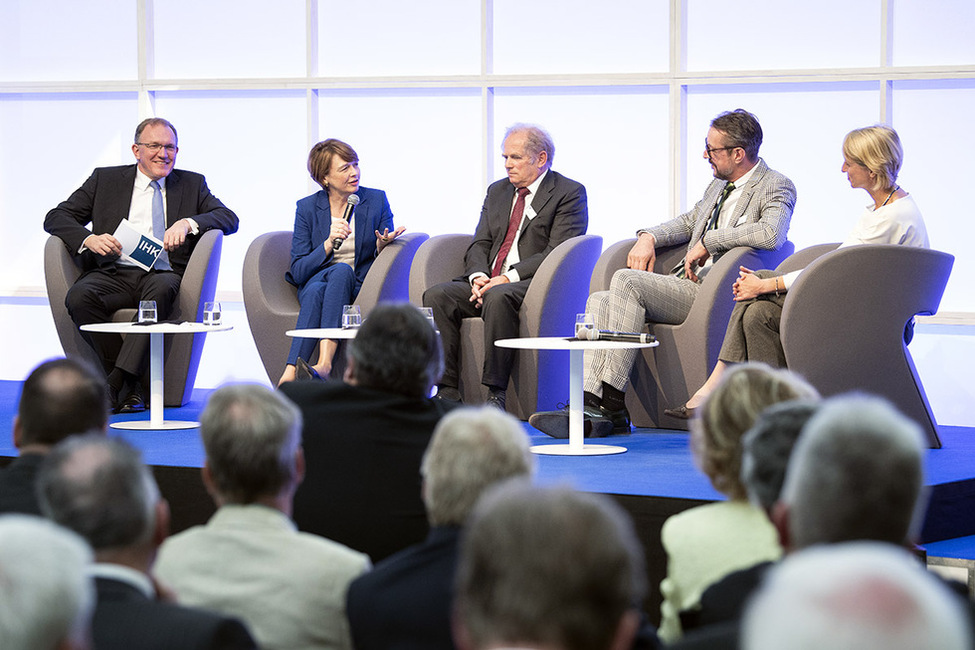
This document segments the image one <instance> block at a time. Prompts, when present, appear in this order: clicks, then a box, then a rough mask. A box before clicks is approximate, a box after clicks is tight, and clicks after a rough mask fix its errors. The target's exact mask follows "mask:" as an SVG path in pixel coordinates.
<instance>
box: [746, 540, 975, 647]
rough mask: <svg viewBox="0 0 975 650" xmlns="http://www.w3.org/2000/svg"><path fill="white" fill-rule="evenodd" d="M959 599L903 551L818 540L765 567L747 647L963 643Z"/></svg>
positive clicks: (967, 637)
mask: <svg viewBox="0 0 975 650" xmlns="http://www.w3.org/2000/svg"><path fill="white" fill-rule="evenodd" d="M971 644H972V635H971V630H970V627H969V621H968V617H967V614H966V612H965V610H964V608H963V607H962V604H961V601H960V600H959V599H958V598H957V597H956V596H955V594H953V593H951V591H949V590H948V588H946V587H945V586H944V585H943V584H941V583H940V581H939V580H938V579H937V578H936V577H935V576H934V575H932V574H930V573H928V572H927V571H926V570H925V569H924V568H923V567H922V566H920V565H919V564H918V563H917V561H916V560H915V559H914V558H912V557H911V556H910V555H908V554H907V553H904V552H903V551H901V550H899V549H897V548H895V547H893V546H891V545H889V544H882V543H877V542H850V543H844V544H834V545H830V546H817V547H816V548H810V549H806V550H803V551H801V552H799V553H796V554H794V555H791V556H789V557H788V558H786V559H785V560H783V561H782V563H781V565H780V566H777V567H775V568H774V569H772V571H770V573H769V576H768V579H767V580H766V581H765V582H764V583H763V585H762V586H761V588H760V589H759V591H758V593H757V594H756V597H755V598H754V599H753V600H752V601H751V602H750V603H749V605H748V608H747V611H746V614H745V618H744V622H743V629H742V642H741V647H742V648H744V649H745V650H806V649H810V650H811V649H813V648H815V649H817V650H818V649H821V648H829V649H830V650H870V649H874V648H876V649H878V650H879V649H881V648H882V649H883V650H918V649H919V648H938V650H965V649H968V648H971V647H972V645H971Z"/></svg>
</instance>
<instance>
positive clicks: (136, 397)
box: [118, 385, 146, 413]
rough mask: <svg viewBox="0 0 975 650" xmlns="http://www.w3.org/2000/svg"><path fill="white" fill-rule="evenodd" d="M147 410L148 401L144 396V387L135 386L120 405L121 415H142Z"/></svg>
mask: <svg viewBox="0 0 975 650" xmlns="http://www.w3.org/2000/svg"><path fill="white" fill-rule="evenodd" d="M145 410H146V399H145V397H143V396H142V387H141V386H138V385H136V386H133V387H132V390H130V391H129V394H128V395H126V396H125V399H123V400H122V402H121V403H120V404H119V405H118V412H119V413H141V412H142V411H145Z"/></svg>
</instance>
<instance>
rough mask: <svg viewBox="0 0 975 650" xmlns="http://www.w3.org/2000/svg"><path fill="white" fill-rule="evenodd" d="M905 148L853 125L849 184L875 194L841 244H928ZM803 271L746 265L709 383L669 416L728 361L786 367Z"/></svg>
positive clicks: (847, 150)
mask: <svg viewBox="0 0 975 650" xmlns="http://www.w3.org/2000/svg"><path fill="white" fill-rule="evenodd" d="M903 159H904V153H903V150H902V149H901V141H900V138H899V137H898V136H897V132H896V131H894V129H892V128H890V127H888V126H868V127H865V128H862V129H854V130H853V131H850V132H849V133H847V134H846V137H845V138H844V139H843V167H842V171H843V172H844V173H846V178H847V180H848V181H849V182H850V187H859V188H860V189H862V190H864V191H865V192H866V193H867V194H869V195H870V199H871V203H870V205H868V206H867V207H866V209H865V210H864V212H863V214H862V215H860V220H859V221H857V223H856V225H855V226H854V227H853V232H851V233H850V234H849V235H848V236H847V238H846V240H845V241H844V242H843V243H842V244H840V247H841V248H843V247H846V246H856V245H858V244H898V245H901V246H917V247H921V248H927V247H928V245H929V244H928V233H927V230H926V229H925V227H924V220H923V219H922V218H921V211H920V209H919V208H918V207H917V204H916V203H915V202H914V197H912V196H911V195H910V194H908V193H907V192H905V191H904V190H903V189H902V188H901V186H900V185H898V184H897V173H898V171H900V168H901V161H902V160H903ZM800 273H802V270H799V271H793V272H792V273H786V274H785V275H783V274H781V273H777V272H775V271H764V270H763V271H757V272H755V271H750V270H749V269H746V268H744V267H742V268H741V272H740V278H739V279H738V281H737V282H736V283H735V287H734V292H735V301H736V302H737V303H738V304H737V305H735V309H734V310H733V311H732V313H731V320H730V321H729V322H728V329H727V331H726V332H725V337H724V343H723V344H722V346H721V351H720V353H719V354H718V363H717V365H716V366H715V367H714V370H713V371H712V372H711V375H710V376H709V377H708V379H707V381H706V382H705V383H704V385H703V386H702V387H701V388H700V389H699V390H698V391H697V392H696V393H695V394H694V395H692V396H691V398H690V399H689V400H688V401H687V403H686V404H685V405H683V406H681V407H678V408H675V409H667V410H666V411H665V413H667V415H670V416H673V417H677V418H688V417H690V416H691V415H692V414H693V412H694V409H695V408H697V407H698V406H699V405H700V404H701V403H702V402H703V401H704V398H705V397H707V395H708V393H710V392H711V391H712V390H714V387H715V386H716V385H717V383H718V381H719V380H720V379H721V375H722V373H723V372H724V371H725V370H726V369H727V368H728V366H729V365H731V364H735V363H741V362H742V361H761V362H763V363H767V364H769V365H770V366H773V367H776V368H784V367H785V352H784V351H783V350H782V341H781V340H780V338H779V321H780V320H781V318H782V306H783V304H785V296H786V293H787V292H788V291H789V288H790V287H791V286H792V285H793V283H794V282H795V280H796V278H798V277H799V274H800Z"/></svg>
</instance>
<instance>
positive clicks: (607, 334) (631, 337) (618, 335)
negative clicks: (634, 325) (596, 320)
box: [576, 329, 657, 343]
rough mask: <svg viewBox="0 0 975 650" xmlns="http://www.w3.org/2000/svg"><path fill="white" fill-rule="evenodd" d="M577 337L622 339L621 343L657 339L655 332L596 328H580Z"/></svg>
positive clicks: (595, 339) (600, 339) (593, 339)
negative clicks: (641, 332)
mask: <svg viewBox="0 0 975 650" xmlns="http://www.w3.org/2000/svg"><path fill="white" fill-rule="evenodd" d="M576 338H577V339H581V340H583V341H620V342H621V343H654V342H655V341H656V340H657V338H656V337H655V336H654V335H653V334H638V333H637V332H616V331H614V330H596V329H580V330H579V331H578V332H576Z"/></svg>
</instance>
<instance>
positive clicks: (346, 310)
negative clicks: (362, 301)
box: [342, 305, 362, 330]
mask: <svg viewBox="0 0 975 650" xmlns="http://www.w3.org/2000/svg"><path fill="white" fill-rule="evenodd" d="M360 325H362V312H361V311H360V310H359V305H345V306H344V307H342V329H344V330H351V329H356V328H358V327H359V326H360Z"/></svg>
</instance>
